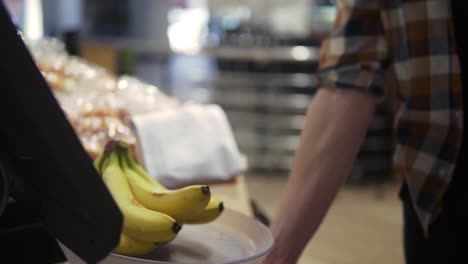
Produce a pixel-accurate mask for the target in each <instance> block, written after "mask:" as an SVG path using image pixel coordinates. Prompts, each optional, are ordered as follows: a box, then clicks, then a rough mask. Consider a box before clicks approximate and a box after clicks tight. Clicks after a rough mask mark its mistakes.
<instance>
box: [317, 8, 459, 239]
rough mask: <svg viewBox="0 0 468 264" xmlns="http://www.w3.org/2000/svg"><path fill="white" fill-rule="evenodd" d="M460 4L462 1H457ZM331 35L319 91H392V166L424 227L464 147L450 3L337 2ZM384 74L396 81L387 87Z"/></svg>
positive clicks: (437, 208) (434, 212)
mask: <svg viewBox="0 0 468 264" xmlns="http://www.w3.org/2000/svg"><path fill="white" fill-rule="evenodd" d="M459 1H464V0H459ZM336 2H337V11H338V13H337V18H336V21H335V26H334V30H333V31H332V33H331V34H330V36H329V37H328V38H327V39H325V40H324V42H323V43H322V47H321V50H320V70H319V73H318V76H319V79H320V82H321V84H320V85H321V86H322V87H336V88H343V89H356V90H360V91H363V92H366V93H369V94H372V95H375V96H377V97H383V96H384V95H386V94H389V90H388V89H385V88H384V87H387V88H390V89H392V91H391V92H393V93H394V94H395V96H396V97H397V99H398V101H399V102H400V105H401V108H400V111H399V112H398V114H397V115H396V141H397V142H396V143H397V146H396V151H395V154H394V165H395V169H396V171H397V172H398V173H399V174H401V175H402V176H403V177H404V179H405V180H406V183H407V185H408V189H409V193H410V196H411V200H412V202H413V204H414V208H415V210H416V213H417V215H418V217H419V219H420V221H421V224H422V226H423V228H424V230H425V231H426V232H427V230H428V226H429V224H430V223H431V221H432V220H433V219H434V218H435V217H436V216H437V213H438V212H439V211H440V210H441V206H442V205H441V201H442V198H443V195H444V193H445V190H446V189H447V187H448V184H449V183H450V181H451V178H452V174H453V171H454V169H455V165H456V162H457V158H458V153H459V151H460V148H461V144H462V134H463V91H462V84H461V69H460V63H459V60H458V55H457V51H456V44H455V39H454V29H453V23H452V19H451V16H452V13H451V9H450V2H451V1H448V0H337V1H336ZM389 74H391V75H392V76H393V78H392V79H394V80H396V82H394V83H395V84H394V85H392V86H391V87H389V86H386V85H385V84H386V80H388V77H389Z"/></svg>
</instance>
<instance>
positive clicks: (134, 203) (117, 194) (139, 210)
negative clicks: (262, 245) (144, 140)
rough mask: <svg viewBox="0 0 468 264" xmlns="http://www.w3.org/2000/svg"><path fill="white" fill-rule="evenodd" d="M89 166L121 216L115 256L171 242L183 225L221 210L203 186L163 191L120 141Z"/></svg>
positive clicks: (205, 220)
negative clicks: (96, 173)
mask: <svg viewBox="0 0 468 264" xmlns="http://www.w3.org/2000/svg"><path fill="white" fill-rule="evenodd" d="M94 165H95V167H96V169H97V170H98V172H99V173H100V174H101V176H102V178H103V181H104V183H105V184H106V186H107V187H108V189H109V191H110V193H111V194H112V197H113V198H114V200H115V202H116V203H117V205H118V206H119V208H120V210H121V212H122V214H123V216H124V223H123V230H122V233H121V236H120V242H119V244H118V246H117V247H116V248H115V250H114V252H115V253H118V254H123V255H129V256H140V255H145V254H147V253H149V252H150V251H152V250H153V249H154V248H155V247H157V246H158V245H162V244H165V243H168V242H170V241H172V240H173V239H174V238H175V237H176V235H177V233H178V232H179V231H180V230H181V228H182V225H183V224H202V223H208V222H211V221H213V220H215V219H216V218H218V217H219V215H220V214H221V212H222V211H223V209H224V206H223V203H222V201H220V200H219V199H217V198H216V197H214V196H213V195H211V192H210V188H209V187H208V186H206V185H191V186H188V187H184V188H180V189H176V190H169V189H167V188H166V187H165V186H163V185H162V184H161V183H159V182H158V181H156V180H155V179H154V178H152V177H151V176H149V175H148V174H147V172H146V171H145V170H144V169H143V168H142V167H141V166H139V165H138V164H137V162H136V161H135V160H134V159H133V157H132V155H131V153H130V152H129V148H128V145H127V144H126V143H125V142H122V141H109V142H108V143H107V144H106V147H105V151H104V153H103V154H102V155H101V156H99V157H98V158H97V159H96V160H95V163H94Z"/></svg>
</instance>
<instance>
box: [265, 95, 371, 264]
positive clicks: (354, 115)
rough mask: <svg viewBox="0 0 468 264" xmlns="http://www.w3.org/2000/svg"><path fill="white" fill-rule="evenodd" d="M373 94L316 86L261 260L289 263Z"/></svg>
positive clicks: (355, 141)
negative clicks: (272, 244) (272, 240)
mask: <svg viewBox="0 0 468 264" xmlns="http://www.w3.org/2000/svg"><path fill="white" fill-rule="evenodd" d="M375 106H376V99H375V98H374V97H372V96H371V95H368V94H365V93H361V92H357V91H354V90H344V89H332V88H322V89H320V90H319V91H318V92H317V94H316V95H315V97H314V99H313V100H312V103H311V105H310V107H309V110H308V113H307V117H306V123H305V127H304V129H303V131H302V135H301V141H300V143H299V147H298V149H297V151H296V157H295V160H294V164H293V167H292V170H291V175H290V176H289V180H288V184H287V188H286V193H285V196H284V197H283V200H282V203H281V205H280V209H279V212H278V214H277V217H276V219H274V223H273V233H274V236H275V238H276V242H275V243H276V244H275V247H274V249H273V250H272V252H271V253H270V254H269V255H268V256H267V257H266V258H265V259H264V260H263V261H262V262H261V263H262V264H293V263H296V262H297V260H298V259H299V257H300V255H301V253H302V251H303V249H304V247H305V246H306V244H307V243H308V241H309V240H310V239H311V237H312V236H313V235H314V234H315V232H316V231H317V229H318V227H319V225H320V223H321V222H322V220H323V218H324V217H325V214H326V212H327V211H328V208H329V207H330V205H331V203H332V201H333V199H334V198H335V196H336V194H337V192H338V190H339V189H340V187H341V186H342V184H343V182H344V180H345V178H346V176H347V175H348V174H349V172H350V170H351V167H352V164H353V162H354V159H355V157H356V155H357V152H358V150H359V147H360V145H361V143H362V141H363V139H364V136H365V134H366V131H367V129H368V126H369V123H370V122H371V120H372V116H373V113H374V111H375Z"/></svg>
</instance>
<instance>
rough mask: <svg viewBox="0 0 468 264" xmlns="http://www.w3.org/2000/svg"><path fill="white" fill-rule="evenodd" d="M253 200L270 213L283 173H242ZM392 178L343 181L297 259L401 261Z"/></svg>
mask: <svg viewBox="0 0 468 264" xmlns="http://www.w3.org/2000/svg"><path fill="white" fill-rule="evenodd" d="M246 178H247V185H248V189H249V192H250V195H251V197H252V198H253V200H254V201H255V202H256V203H257V204H258V205H259V206H260V207H261V208H262V209H263V211H264V212H265V213H266V214H267V215H268V216H269V217H272V216H274V215H275V212H276V210H277V206H278V204H279V201H280V199H281V194H282V192H283V190H284V184H285V181H286V177H282V176H265V175H251V174H248V175H247V177H246ZM397 190H398V186H397V184H385V185H383V186H366V187H355V186H345V187H344V188H343V189H342V191H341V192H340V193H339V195H338V197H337V199H336V200H335V202H334V204H333V206H332V208H331V209H330V211H329V213H328V215H327V217H326V219H325V221H324V223H323V224H322V226H321V227H320V229H319V231H318V233H317V235H316V236H315V237H314V239H313V240H312V241H311V242H310V243H309V244H308V246H307V248H306V250H305V252H304V254H303V255H302V258H301V259H300V261H299V264H348V263H349V264H351V263H352V264H356V263H359V264H374V263H380V264H387V263H388V264H399V263H403V252H402V219H401V205H400V202H399V200H398V196H397Z"/></svg>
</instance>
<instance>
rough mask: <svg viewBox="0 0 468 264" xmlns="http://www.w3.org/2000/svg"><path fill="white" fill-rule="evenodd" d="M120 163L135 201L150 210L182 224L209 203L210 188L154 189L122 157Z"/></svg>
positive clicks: (193, 186) (201, 186)
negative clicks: (168, 216)
mask: <svg viewBox="0 0 468 264" xmlns="http://www.w3.org/2000/svg"><path fill="white" fill-rule="evenodd" d="M120 161H121V164H122V167H123V170H124V172H125V176H126V177H127V182H128V183H129V185H130V188H131V190H132V192H133V195H134V196H135V198H136V200H137V201H138V202H140V203H141V204H142V205H143V206H145V207H146V208H148V209H150V210H154V211H157V212H161V213H164V214H167V215H170V216H171V217H172V218H174V219H175V220H176V221H179V222H183V221H184V220H185V219H187V218H189V217H192V216H193V215H198V214H199V213H201V212H202V211H203V209H204V208H205V207H206V206H207V204H208V202H209V201H210V198H211V194H210V188H209V187H208V186H206V185H192V186H188V187H184V188H180V189H177V190H167V189H161V188H154V187H153V186H152V185H150V184H149V183H148V182H147V181H145V179H143V178H142V177H141V176H140V175H139V174H138V173H137V172H135V171H134V170H132V169H131V168H130V167H129V166H128V164H127V161H126V159H125V157H124V156H123V155H122V156H121V157H120Z"/></svg>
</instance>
